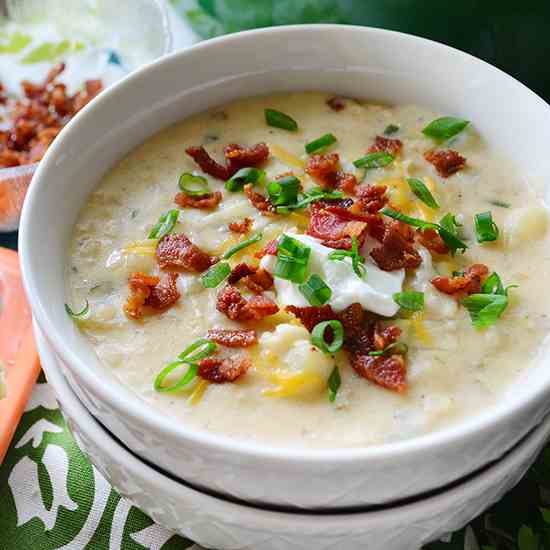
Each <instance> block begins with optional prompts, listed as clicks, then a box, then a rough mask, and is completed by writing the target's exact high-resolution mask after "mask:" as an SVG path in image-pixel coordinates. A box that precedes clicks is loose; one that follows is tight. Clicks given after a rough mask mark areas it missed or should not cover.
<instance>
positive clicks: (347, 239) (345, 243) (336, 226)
mask: <svg viewBox="0 0 550 550" xmlns="http://www.w3.org/2000/svg"><path fill="white" fill-rule="evenodd" d="M310 211H311V216H310V219H309V227H308V230H307V233H308V235H311V236H312V237H315V238H317V239H321V240H322V241H323V244H324V245H325V246H331V247H332V248H347V249H350V248H351V240H352V237H356V238H357V240H358V242H359V244H360V245H362V244H363V242H364V240H365V235H366V231H367V227H368V226H367V222H365V221H362V219H360V220H358V219H356V217H355V215H354V214H352V213H350V212H349V210H347V209H345V208H342V207H339V206H326V205H325V204H323V203H321V202H317V203H313V204H312V205H311V207H310Z"/></svg>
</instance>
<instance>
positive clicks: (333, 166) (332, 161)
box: [306, 153, 357, 193]
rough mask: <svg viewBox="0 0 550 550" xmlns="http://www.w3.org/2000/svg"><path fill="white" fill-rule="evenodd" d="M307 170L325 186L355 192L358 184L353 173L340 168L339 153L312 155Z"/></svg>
mask: <svg viewBox="0 0 550 550" xmlns="http://www.w3.org/2000/svg"><path fill="white" fill-rule="evenodd" d="M306 172H307V173H308V174H309V175H310V176H311V177H312V178H313V179H314V180H315V181H317V182H318V183H319V184H320V185H322V186H323V187H330V188H331V189H334V188H339V189H342V190H343V191H345V192H347V193H353V191H354V189H355V186H356V185H357V179H356V178H355V176H354V175H353V174H350V173H348V172H343V171H341V170H340V157H339V156H338V153H327V154H323V155H312V156H311V157H309V160H308V161H307V165H306Z"/></svg>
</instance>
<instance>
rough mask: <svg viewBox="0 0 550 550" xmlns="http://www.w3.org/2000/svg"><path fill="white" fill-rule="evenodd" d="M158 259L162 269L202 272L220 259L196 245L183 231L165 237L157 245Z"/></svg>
mask: <svg viewBox="0 0 550 550" xmlns="http://www.w3.org/2000/svg"><path fill="white" fill-rule="evenodd" d="M156 256H157V261H158V264H159V266H160V268H161V269H166V270H169V271H170V270H175V271H178V270H180V269H181V270H183V271H196V272H197V273H202V272H203V271H206V270H207V269H208V268H209V267H210V266H211V265H213V264H215V263H216V262H217V261H218V260H217V258H214V257H212V256H209V255H208V254H207V253H206V252H203V251H202V250H201V249H200V248H199V247H198V246H195V245H194V244H193V243H192V242H191V241H190V240H189V239H188V238H187V237H186V236H185V235H184V234H183V233H175V234H170V235H166V236H165V237H163V238H162V239H161V240H160V242H159V243H158V246H157V252H156Z"/></svg>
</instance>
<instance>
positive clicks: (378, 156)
mask: <svg viewBox="0 0 550 550" xmlns="http://www.w3.org/2000/svg"><path fill="white" fill-rule="evenodd" d="M394 160H395V157H394V156H393V155H392V154H390V153H386V152H385V151H376V152H375V153H369V154H368V155H365V156H364V157H361V158H360V159H357V160H354V161H353V165H354V166H355V168H365V169H366V170H370V169H373V168H383V167H384V166H387V165H388V164H391V163H392V162H393V161H394Z"/></svg>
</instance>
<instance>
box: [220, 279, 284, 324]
mask: <svg viewBox="0 0 550 550" xmlns="http://www.w3.org/2000/svg"><path fill="white" fill-rule="evenodd" d="M216 308H217V310H218V311H220V312H221V313H224V314H225V315H226V316H227V317H228V318H229V319H231V320H232V321H259V320H260V319H263V318H264V317H267V316H268V315H274V314H275V313H277V312H278V311H279V307H278V306H277V304H276V303H275V302H273V300H270V299H269V298H267V297H266V296H253V297H252V298H249V299H246V298H244V297H243V295H242V294H241V293H240V292H239V290H238V289H237V288H235V287H234V286H231V285H227V286H225V287H224V288H223V289H222V290H221V291H220V293H219V294H218V299H217V302H216Z"/></svg>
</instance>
